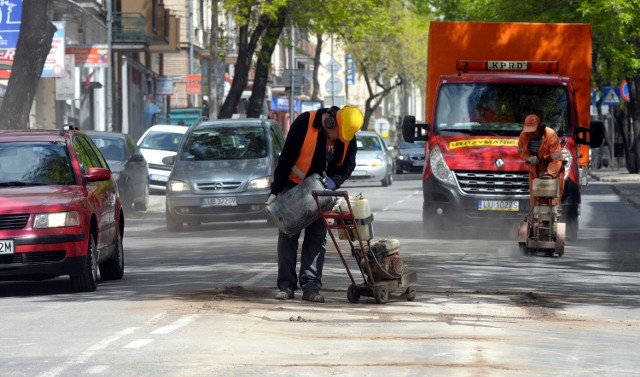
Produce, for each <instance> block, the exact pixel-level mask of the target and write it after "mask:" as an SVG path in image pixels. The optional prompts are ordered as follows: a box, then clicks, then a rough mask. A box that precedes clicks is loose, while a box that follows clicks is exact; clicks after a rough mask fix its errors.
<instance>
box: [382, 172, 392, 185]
mask: <svg viewBox="0 0 640 377" xmlns="http://www.w3.org/2000/svg"><path fill="white" fill-rule="evenodd" d="M392 179H393V178H391V174H387V175H386V176H385V177H384V179H383V180H382V187H387V186H391V183H392Z"/></svg>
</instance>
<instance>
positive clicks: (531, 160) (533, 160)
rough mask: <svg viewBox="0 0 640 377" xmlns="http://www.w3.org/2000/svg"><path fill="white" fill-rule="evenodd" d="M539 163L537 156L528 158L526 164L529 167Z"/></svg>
mask: <svg viewBox="0 0 640 377" xmlns="http://www.w3.org/2000/svg"><path fill="white" fill-rule="evenodd" d="M539 163H540V160H539V159H538V157H537V156H530V157H529V158H527V164H529V165H538V164H539Z"/></svg>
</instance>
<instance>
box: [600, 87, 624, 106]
mask: <svg viewBox="0 0 640 377" xmlns="http://www.w3.org/2000/svg"><path fill="white" fill-rule="evenodd" d="M602 91H603V93H604V97H603V100H602V104H603V105H619V104H620V88H610V87H608V86H605V87H604V88H602Z"/></svg>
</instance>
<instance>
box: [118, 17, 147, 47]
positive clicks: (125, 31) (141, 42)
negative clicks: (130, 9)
mask: <svg viewBox="0 0 640 377" xmlns="http://www.w3.org/2000/svg"><path fill="white" fill-rule="evenodd" d="M112 30H113V35H112V44H113V48H114V49H115V50H141V49H144V48H146V47H147V45H148V42H147V32H146V23H145V19H144V16H143V15H141V14H139V13H124V12H114V13H113V27H112Z"/></svg>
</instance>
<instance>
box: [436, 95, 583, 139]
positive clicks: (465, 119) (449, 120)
mask: <svg viewBox="0 0 640 377" xmlns="http://www.w3.org/2000/svg"><path fill="white" fill-rule="evenodd" d="M569 109H570V107H569V96H568V94H567V89H566V87H564V86H551V85H523V84H484V83H475V84H468V83H464V84H444V85H443V86H442V87H441V91H440V95H439V96H438V103H437V105H436V119H435V127H434V131H435V133H436V134H441V135H460V134H462V135H495V136H517V135H519V134H520V131H521V130H522V125H523V122H524V118H526V116H527V115H529V114H537V115H538V116H540V118H541V119H542V122H543V123H544V124H545V125H547V126H548V127H551V128H553V129H554V130H555V131H556V133H557V134H558V135H560V136H568V135H569V134H570V132H571V129H570V126H569V115H570V114H569Z"/></svg>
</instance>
